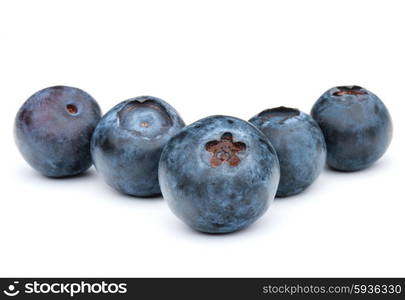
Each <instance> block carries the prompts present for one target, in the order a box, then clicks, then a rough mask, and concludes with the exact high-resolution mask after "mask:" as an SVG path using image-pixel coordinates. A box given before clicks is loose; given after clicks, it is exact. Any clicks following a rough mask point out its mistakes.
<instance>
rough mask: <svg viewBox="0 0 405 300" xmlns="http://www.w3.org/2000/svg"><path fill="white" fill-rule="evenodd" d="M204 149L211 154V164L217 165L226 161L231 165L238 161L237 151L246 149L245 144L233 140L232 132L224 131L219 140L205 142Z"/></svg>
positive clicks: (237, 163)
mask: <svg viewBox="0 0 405 300" xmlns="http://www.w3.org/2000/svg"><path fill="white" fill-rule="evenodd" d="M205 150H207V151H208V152H210V153H211V154H212V157H211V161H210V163H211V166H213V167H219V166H220V165H221V164H222V163H224V162H226V163H228V164H229V165H230V166H232V167H236V166H237V165H239V163H240V158H239V157H238V153H239V152H242V151H245V150H246V144H245V143H242V142H234V141H233V136H232V133H230V132H225V133H224V134H223V135H222V136H221V139H220V140H219V141H210V142H208V143H207V144H205Z"/></svg>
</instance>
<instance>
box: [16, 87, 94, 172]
mask: <svg viewBox="0 0 405 300" xmlns="http://www.w3.org/2000/svg"><path fill="white" fill-rule="evenodd" d="M100 118H101V111H100V107H99V106H98V104H97V102H96V101H95V100H94V99H93V98H92V97H91V96H90V95H89V94H87V93H86V92H84V91H82V90H80V89H78V88H74V87H68V86H53V87H49V88H45V89H43V90H40V91H38V92H37V93H35V94H34V95H32V96H31V97H30V98H29V99H28V100H27V101H26V102H25V103H24V104H23V106H22V107H21V108H20V110H19V111H18V113H17V116H16V118H15V123H14V138H15V142H16V144H17V147H18V149H19V150H20V152H21V154H22V156H23V157H24V159H25V160H26V161H27V162H28V164H29V165H30V166H31V167H32V168H34V169H35V170H37V171H38V172H39V173H41V174H42V175H44V176H47V177H66V176H74V175H78V174H80V173H83V172H84V171H86V170H87V169H88V168H90V166H91V165H92V160H91V155H90V140H91V135H92V134H93V131H94V129H95V127H96V125H97V123H98V121H99V120H100Z"/></svg>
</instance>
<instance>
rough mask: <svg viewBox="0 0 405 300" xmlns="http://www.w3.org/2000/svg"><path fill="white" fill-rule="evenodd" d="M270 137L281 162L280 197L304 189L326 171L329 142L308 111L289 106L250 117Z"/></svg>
mask: <svg viewBox="0 0 405 300" xmlns="http://www.w3.org/2000/svg"><path fill="white" fill-rule="evenodd" d="M249 122H251V123H252V124H254V125H255V126H257V127H258V128H259V129H260V130H261V131H262V132H263V133H264V134H265V135H266V136H267V137H268V138H269V140H270V143H271V144H272V145H273V147H274V148H275V150H276V152H277V156H278V159H279V161H280V171H281V175H280V184H279V186H278V190H277V196H278V197H287V196H291V195H295V194H298V193H300V192H301V191H303V190H304V189H305V188H307V187H308V186H309V185H310V184H312V183H313V182H314V181H315V179H316V178H318V176H319V174H320V173H321V171H322V170H323V168H324V166H325V161H326V145H325V140H324V137H323V134H322V131H321V129H320V128H319V126H318V124H316V122H315V121H314V120H313V119H312V117H311V116H309V115H307V114H306V113H303V112H300V111H299V110H297V109H293V108H288V107H277V108H273V109H268V110H265V111H262V112H261V113H260V114H258V115H256V116H254V117H253V118H252V119H250V120H249Z"/></svg>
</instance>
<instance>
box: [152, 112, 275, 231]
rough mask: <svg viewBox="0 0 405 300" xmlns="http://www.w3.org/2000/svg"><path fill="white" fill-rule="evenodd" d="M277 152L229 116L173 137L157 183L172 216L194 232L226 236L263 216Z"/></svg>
mask: <svg viewBox="0 0 405 300" xmlns="http://www.w3.org/2000/svg"><path fill="white" fill-rule="evenodd" d="M279 177H280V168H279V163H278V159H277V155H276V152H275V151H274V149H273V147H272V146H271V144H270V143H269V141H268V139H267V138H266V136H265V135H263V133H261V132H260V131H259V130H258V129H256V128H255V127H254V126H253V125H251V124H250V123H248V122H246V121H243V120H240V119H237V118H234V117H227V116H212V117H208V118H205V119H202V120H199V121H197V122H195V123H193V124H191V125H189V126H187V127H185V128H184V129H183V130H182V131H180V133H178V134H177V135H176V136H175V137H173V138H172V139H171V140H170V141H169V142H168V144H167V145H166V147H165V149H164V150H163V153H162V157H161V159H160V164H159V181H160V185H161V189H162V193H163V196H164V198H165V199H166V200H167V202H168V204H169V207H170V208H171V210H172V211H173V213H174V214H175V215H176V216H177V217H179V218H180V219H181V220H182V221H184V222H185V223H186V224H188V225H189V226H191V227H192V228H194V229H195V230H198V231H202V232H207V233H227V232H233V231H236V230H239V229H241V228H243V227H245V226H247V225H249V224H251V223H253V222H254V221H256V220H257V219H258V218H259V217H260V216H262V215H263V214H264V213H265V211H266V210H267V208H268V207H269V205H270V203H271V201H272V200H273V199H274V195H275V193H276V190H277V186H278V183H279Z"/></svg>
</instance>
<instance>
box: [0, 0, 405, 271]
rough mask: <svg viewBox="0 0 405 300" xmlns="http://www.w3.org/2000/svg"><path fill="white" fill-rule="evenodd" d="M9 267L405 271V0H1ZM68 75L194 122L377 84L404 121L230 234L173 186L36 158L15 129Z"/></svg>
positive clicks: (3, 211)
mask: <svg viewBox="0 0 405 300" xmlns="http://www.w3.org/2000/svg"><path fill="white" fill-rule="evenodd" d="M0 3H1V4H0V91H1V93H0V97H1V100H0V103H1V109H2V114H1V118H0V122H1V124H0V130H1V140H2V142H1V147H0V160H1V161H0V165H1V172H0V182H1V196H0V198H1V200H0V238H1V241H0V276H152V277H155V276H289V277H290V276H405V261H404V260H405V259H404V252H405V242H404V228H405V218H404V214H405V197H404V195H403V194H404V193H403V191H404V166H405V165H404V154H405V151H404V150H405V149H404V143H405V142H404V137H403V135H404V124H405V117H404V115H403V113H404V111H405V106H404V103H405V102H404V88H405V82H404V78H405V77H404V72H405V71H404V70H405V41H404V29H405V18H404V15H405V4H404V1H370V0H365V1H344V0H339V1H322V0H320V1H311V0H307V1H300V0H297V1H291V0H279V1H268V0H265V1H255V0H252V1H236V0H232V1H220V0H215V1H208V0H204V1H153V0H147V1H100V0H97V1H82V0H79V1H72V0H70V1H42V0H36V1H19V0H14V1H1V2H0ZM57 84H64V85H70V86H77V87H79V88H82V89H84V90H85V91H87V92H89V93H90V94H91V95H92V96H93V97H95V98H96V99H97V100H98V102H99V103H100V105H101V107H102V109H103V112H106V111H107V110H109V109H110V108H111V107H112V106H113V105H115V104H116V103H118V102H120V101H122V100H125V99H127V98H130V97H134V96H138V95H144V94H146V95H154V96H157V97H161V98H162V99H165V100H167V101H169V102H170V103H171V104H172V105H173V106H174V107H175V108H176V109H177V110H178V111H179V112H180V113H181V115H182V116H183V118H184V119H185V121H186V122H187V123H191V122H193V121H195V120H197V119H199V118H202V117H205V116H208V115H213V114H227V115H233V116H238V117H240V118H244V119H248V118H250V117H251V116H253V115H254V114H256V113H258V112H260V111H261V110H263V109H266V108H271V107H275V106H280V105H284V106H291V107H298V108H300V109H301V110H303V111H305V112H309V111H310V108H311V106H312V104H313V103H314V102H315V101H316V100H317V98H318V97H319V96H320V95H321V93H323V92H324V91H325V90H326V89H328V88H330V87H332V86H336V85H342V84H358V85H361V86H364V87H366V88H368V89H370V90H371V91H373V92H374V93H376V94H377V95H379V96H380V98H381V99H382V100H383V101H384V102H385V104H386V105H387V107H388V108H389V109H390V112H391V114H392V117H393V120H394V139H393V143H392V144H391V147H390V149H389V150H388V152H387V153H386V155H385V156H384V157H383V158H382V159H381V160H380V161H379V162H378V163H376V164H375V165H373V166H372V167H371V168H369V169H367V170H364V171H361V172H357V173H337V172H332V171H329V170H325V172H324V173H323V174H322V175H321V176H320V178H319V179H318V180H317V181H316V182H315V184H313V186H311V187H310V188H309V189H308V190H307V191H305V192H304V193H302V194H300V195H298V196H295V197H291V198H286V199H280V200H276V201H275V202H274V203H273V205H272V207H271V208H270V210H269V212H268V213H267V214H266V215H265V216H264V217H263V218H262V219H260V221H258V222H257V223H255V224H254V225H253V226H251V227H249V228H247V229H246V230H243V231H241V232H237V233H235V234H229V235H220V236H214V235H206V234H199V233H197V232H194V231H192V230H190V229H189V228H188V227H186V225H184V224H183V223H181V222H180V221H179V220H178V219H177V218H176V217H174V215H172V213H171V212H170V211H169V209H168V207H167V206H166V203H165V201H164V200H163V199H136V198H131V197H128V196H123V195H120V194H119V193H117V192H115V191H114V190H112V189H111V188H109V187H108V186H107V185H106V184H104V182H102V180H101V179H100V178H99V177H98V176H97V174H96V172H95V170H94V169H91V171H90V172H88V173H87V174H86V175H85V176H82V177H78V178H72V179H63V180H55V179H53V180H52V179H47V178H44V177H42V176H40V175H38V174H37V173H36V172H35V171H33V170H32V169H31V168H30V167H29V166H28V165H27V164H26V163H25V162H24V161H23V159H22V157H21V156H20V154H19V152H18V151H17V148H16V147H15V145H14V142H13V136H12V126H13V120H14V116H15V114H16V112H17V110H18V108H19V106H20V105H22V103H23V102H24V101H25V100H26V99H27V98H28V97H29V96H30V95H31V94H33V93H34V92H36V91H37V90H39V89H42V88H44V87H47V86H52V85H57Z"/></svg>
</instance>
